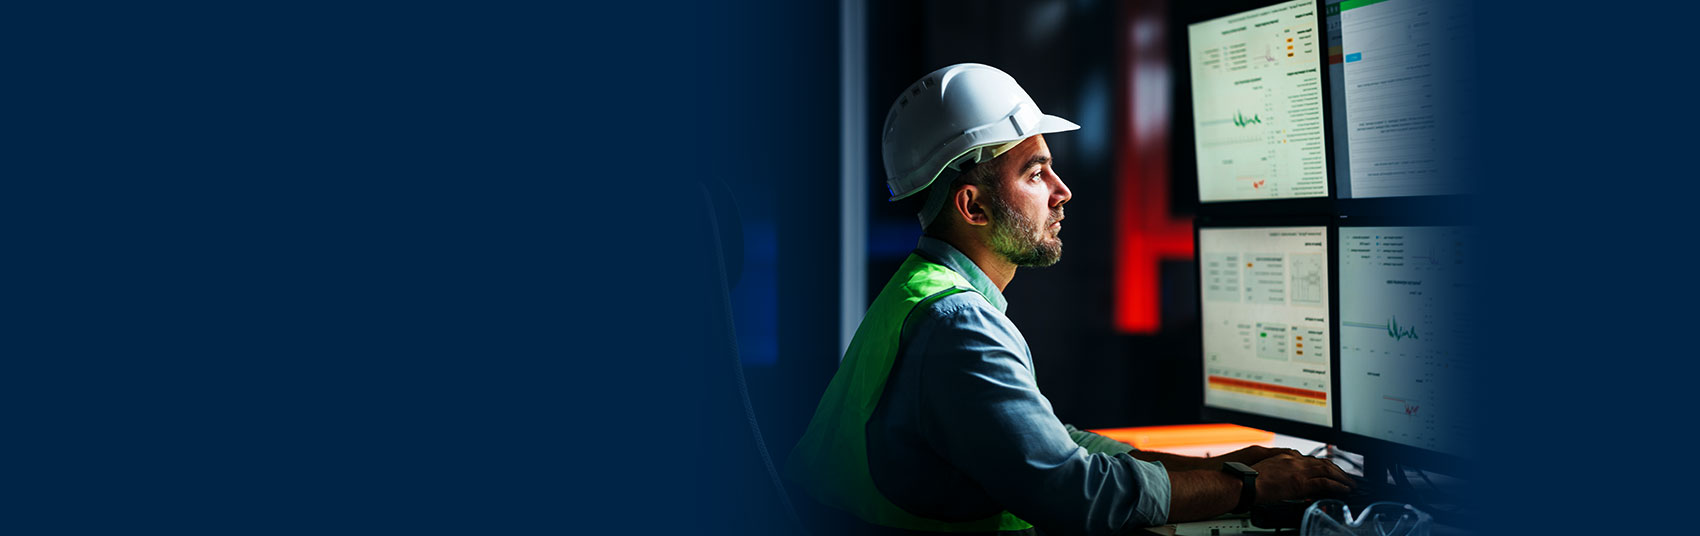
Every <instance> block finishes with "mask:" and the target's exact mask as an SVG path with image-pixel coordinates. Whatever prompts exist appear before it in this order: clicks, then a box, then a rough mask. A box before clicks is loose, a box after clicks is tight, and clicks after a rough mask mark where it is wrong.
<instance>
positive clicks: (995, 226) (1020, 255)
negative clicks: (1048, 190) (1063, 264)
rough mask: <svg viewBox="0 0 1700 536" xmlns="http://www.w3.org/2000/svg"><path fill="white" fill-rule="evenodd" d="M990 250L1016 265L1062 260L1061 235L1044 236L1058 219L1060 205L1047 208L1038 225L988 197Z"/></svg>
mask: <svg viewBox="0 0 1700 536" xmlns="http://www.w3.org/2000/svg"><path fill="white" fill-rule="evenodd" d="M991 207H992V216H993V218H992V236H991V244H990V245H991V247H992V252H994V253H997V254H998V255H1001V256H1003V258H1004V260H1007V261H1009V262H1010V263H1011V264H1014V265H1016V266H1035V267H1040V266H1050V265H1053V264H1056V263H1057V261H1060V260H1062V238H1058V237H1054V236H1047V235H1048V234H1049V230H1050V228H1051V224H1052V223H1056V222H1057V221H1060V220H1062V217H1063V209H1062V207H1061V206H1058V207H1057V208H1054V209H1051V217H1050V219H1049V221H1046V222H1044V225H1043V226H1041V225H1039V224H1037V223H1036V222H1034V221H1033V219H1032V218H1028V217H1027V216H1026V215H1024V214H1022V213H1020V212H1017V211H1016V210H1015V208H1014V207H1011V206H1009V204H1008V203H1005V202H1004V200H1003V198H1002V197H1000V196H994V197H993V198H992V199H991Z"/></svg>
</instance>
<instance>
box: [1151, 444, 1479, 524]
mask: <svg viewBox="0 0 1700 536" xmlns="http://www.w3.org/2000/svg"><path fill="white" fill-rule="evenodd" d="M1252 445H1258V446H1263V447H1271V448H1289V449H1293V450H1296V451H1299V452H1300V453H1304V454H1311V453H1313V452H1320V451H1321V450H1322V449H1323V447H1324V446H1325V445H1324V444H1323V443H1321V442H1317V441H1311V440H1308V439H1304V438H1299V437H1293V436H1286V435H1281V434H1273V435H1272V436H1270V437H1269V439H1266V440H1262V441H1236V442H1228V443H1212V444H1199V445H1164V446H1158V447H1152V448H1147V449H1144V450H1150V451H1157V452H1167V453H1170V454H1180V455H1185V456H1200V457H1208V456H1216V455H1220V454H1226V453H1229V452H1233V451H1235V450H1239V449H1242V448H1245V447H1249V446H1252ZM1332 455H1333V457H1332V458H1331V461H1333V462H1334V464H1335V465H1338V466H1339V467H1340V468H1341V469H1342V470H1344V471H1346V472H1347V473H1350V474H1352V475H1355V476H1363V470H1362V469H1361V468H1360V466H1361V464H1362V462H1363V457H1362V456H1358V455H1356V454H1352V453H1348V452H1341V451H1338V450H1336V451H1334V452H1333V453H1332ZM1448 480H1450V479H1448ZM1146 530H1147V531H1148V532H1149V533H1151V534H1160V535H1163V536H1195V535H1196V536H1234V535H1242V534H1243V535H1269V534H1277V533H1278V532H1277V531H1274V530H1270V529H1264V528H1258V527H1254V526H1252V524H1251V520H1250V519H1249V518H1248V517H1247V516H1244V515H1237V516H1236V515H1228V516H1223V517H1219V518H1216V519H1212V520H1208V521H1196V522H1192V523H1177V524H1172V525H1165V526H1161V527H1151V528H1149V529H1146ZM1279 534H1283V535H1289V534H1290V535H1296V534H1298V531H1297V530H1284V531H1279ZM1430 534H1431V536H1455V535H1467V534H1472V533H1471V532H1468V531H1465V530H1463V529H1460V528H1458V527H1454V526H1449V525H1441V524H1438V523H1437V524H1435V525H1434V526H1433V530H1432V531H1431V533H1430Z"/></svg>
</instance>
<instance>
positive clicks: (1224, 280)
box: [1197, 225, 1335, 440]
mask: <svg viewBox="0 0 1700 536" xmlns="http://www.w3.org/2000/svg"><path fill="white" fill-rule="evenodd" d="M1197 234H1198V238H1197V244H1198V248H1197V255H1198V266H1199V294H1200V295H1199V300H1200V302H1199V303H1200V315H1201V321H1202V324H1203V327H1202V332H1203V357H1204V363H1203V365H1204V378H1203V381H1204V410H1205V411H1204V414H1205V417H1206V418H1212V419H1220V420H1228V421H1233V422H1236V423H1240V424H1246V425H1249V426H1256V427H1259V428H1265V429H1269V430H1272V431H1277V432H1281V433H1286V434H1289V435H1294V436H1299V437H1306V438H1310V439H1313V440H1321V439H1324V438H1326V437H1327V436H1329V435H1330V434H1329V430H1331V428H1332V427H1333V425H1334V399H1335V396H1334V389H1333V383H1332V382H1333V376H1332V368H1331V363H1330V360H1331V354H1332V351H1331V348H1330V345H1331V344H1332V338H1333V336H1334V334H1333V328H1332V327H1331V325H1330V321H1331V318H1330V316H1329V292H1330V290H1329V270H1328V266H1329V260H1328V255H1329V250H1330V247H1329V230H1328V227H1327V226H1324V225H1303V226H1260V227H1211V226H1202V225H1201V226H1200V227H1199V228H1198V229H1197Z"/></svg>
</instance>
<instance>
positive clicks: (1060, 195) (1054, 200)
mask: <svg viewBox="0 0 1700 536" xmlns="http://www.w3.org/2000/svg"><path fill="white" fill-rule="evenodd" d="M1051 176H1052V177H1055V178H1056V180H1057V185H1056V187H1055V188H1053V189H1052V190H1051V206H1053V207H1060V206H1063V204H1064V203H1067V202H1068V200H1070V199H1073V198H1074V192H1072V191H1069V189H1068V185H1067V184H1064V183H1063V180H1062V176H1061V175H1057V174H1056V172H1055V171H1053V172H1051Z"/></svg>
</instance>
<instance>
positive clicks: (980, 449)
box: [914, 294, 1169, 534]
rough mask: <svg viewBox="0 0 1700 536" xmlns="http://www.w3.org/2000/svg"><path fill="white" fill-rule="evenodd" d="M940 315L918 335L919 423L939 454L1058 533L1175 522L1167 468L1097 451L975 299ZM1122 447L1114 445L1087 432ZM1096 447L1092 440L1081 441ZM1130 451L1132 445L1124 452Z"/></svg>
mask: <svg viewBox="0 0 1700 536" xmlns="http://www.w3.org/2000/svg"><path fill="white" fill-rule="evenodd" d="M960 296H962V297H960V298H959V297H957V296H952V297H951V298H950V299H948V300H941V302H940V304H939V306H938V307H934V308H932V311H931V315H932V316H933V318H931V319H929V321H928V322H927V324H929V325H928V326H927V328H928V329H927V330H928V331H930V333H927V334H926V335H927V336H924V337H917V338H916V339H915V342H916V343H919V344H922V345H923V347H921V348H914V350H918V351H920V352H922V353H924V355H925V359H924V362H925V364H924V365H923V367H922V369H921V401H922V404H921V406H922V407H921V411H920V413H921V415H920V420H921V424H922V425H923V431H924V435H925V437H926V440H927V442H928V443H929V444H930V445H931V446H932V448H933V449H934V450H935V451H937V452H938V453H940V455H941V456H943V457H944V458H945V459H948V460H950V461H951V463H952V464H953V465H955V466H956V467H957V468H958V469H959V470H961V471H963V472H964V473H965V474H967V475H968V476H969V477H971V478H973V479H974V480H975V481H976V482H977V483H979V484H980V485H981V486H982V487H984V489H985V490H986V492H987V493H988V494H989V495H990V496H991V497H992V498H993V499H994V500H996V501H997V502H998V503H999V504H1001V505H1003V506H1004V507H1005V508H1007V509H1008V510H1009V511H1010V512H1013V513H1014V514H1015V515H1017V516H1019V517H1021V518H1022V519H1025V520H1027V521H1028V522H1031V523H1033V524H1035V525H1038V526H1039V527H1040V528H1042V529H1044V530H1045V531H1046V532H1047V533H1052V534H1113V533H1119V532H1122V531H1124V530H1127V529H1129V528H1132V527H1139V526H1153V525H1161V524H1163V523H1165V522H1166V521H1167V520H1168V512H1169V476H1168V472H1167V471H1166V470H1164V468H1163V466H1162V465H1161V464H1157V463H1151V462H1144V461H1140V460H1136V459H1134V458H1133V457H1131V456H1128V455H1127V454H1126V452H1127V451H1128V450H1131V447H1127V448H1122V449H1119V451H1118V448H1117V447H1115V446H1113V445H1108V444H1102V443H1097V444H1098V445H1099V446H1100V447H1101V448H1102V449H1104V450H1103V451H1102V452H1099V453H1093V452H1090V451H1089V450H1088V448H1086V447H1083V446H1082V445H1081V444H1078V443H1077V441H1076V436H1075V435H1074V434H1071V430H1072V431H1074V432H1080V431H1079V430H1074V429H1072V428H1071V427H1066V426H1064V425H1063V424H1062V422H1061V421H1059V420H1058V419H1057V417H1056V415H1055V413H1054V412H1053V411H1052V409H1051V404H1050V401H1048V400H1046V399H1045V397H1044V396H1043V395H1042V394H1040V393H1039V388H1038V385H1037V383H1036V382H1035V381H1034V375H1033V369H1032V363H1031V361H1030V358H1029V356H1028V352H1027V349H1026V348H1027V345H1026V342H1025V341H1024V340H1023V339H1022V338H1021V336H1020V333H1019V332H1018V331H1016V329H1015V326H1014V325H1013V324H1011V323H1010V322H1009V320H1008V318H1007V317H1004V316H1003V315H1002V314H999V313H998V312H997V311H996V310H994V309H992V308H991V307H990V305H987V304H985V303H984V300H983V299H980V298H979V297H978V296H974V295H972V294H965V295H960ZM1080 433H1081V434H1088V435H1091V436H1093V437H1097V438H1098V439H1099V440H1103V441H1109V442H1110V443H1115V444H1117V445H1121V444H1120V443H1117V442H1115V441H1113V440H1109V439H1108V438H1104V437H1102V436H1097V435H1096V434H1090V433H1088V432H1080ZM1080 437H1082V438H1083V439H1086V440H1089V441H1094V442H1095V441H1096V440H1092V439H1091V438H1086V437H1085V436H1080ZM1122 447H1126V445H1122Z"/></svg>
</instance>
